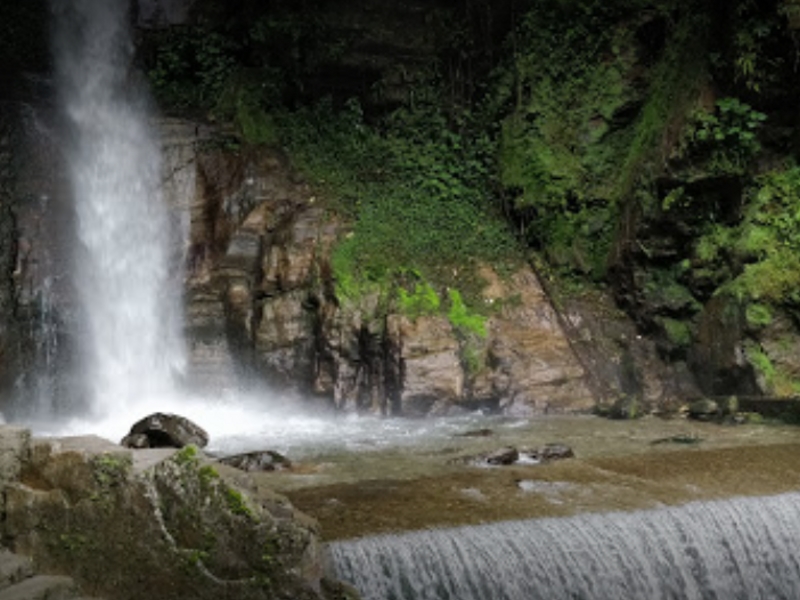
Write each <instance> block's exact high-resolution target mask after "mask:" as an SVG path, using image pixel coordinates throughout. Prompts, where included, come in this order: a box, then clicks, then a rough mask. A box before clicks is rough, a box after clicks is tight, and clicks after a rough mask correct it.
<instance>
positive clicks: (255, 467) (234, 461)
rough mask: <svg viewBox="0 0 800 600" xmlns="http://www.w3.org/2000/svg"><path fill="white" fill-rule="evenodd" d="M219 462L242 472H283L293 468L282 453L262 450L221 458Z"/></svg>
mask: <svg viewBox="0 0 800 600" xmlns="http://www.w3.org/2000/svg"><path fill="white" fill-rule="evenodd" d="M219 462H221V463H222V464H224V465H228V466H229V467H233V468H235V469H239V470H240V471H248V472H252V471H283V470H285V469H291V468H292V462H291V461H290V460H289V459H288V458H286V457H285V456H284V455H283V454H281V453H280V452H275V451H274V450H260V451H257V452H248V453H246V454H236V455H233V456H226V457H225V458H220V459H219Z"/></svg>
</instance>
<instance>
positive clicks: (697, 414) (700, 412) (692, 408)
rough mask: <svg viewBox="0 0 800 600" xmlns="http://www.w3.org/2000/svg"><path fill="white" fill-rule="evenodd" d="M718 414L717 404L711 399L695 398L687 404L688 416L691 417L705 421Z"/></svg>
mask: <svg viewBox="0 0 800 600" xmlns="http://www.w3.org/2000/svg"><path fill="white" fill-rule="evenodd" d="M719 414H720V410H719V405H718V404H717V403H716V402H714V401H713V400H709V399H708V398H703V399H701V400H695V401H694V402H692V403H691V404H690V405H689V416H690V417H692V418H693V419H699V420H701V421H706V420H708V419H711V418H713V417H715V416H717V415H719Z"/></svg>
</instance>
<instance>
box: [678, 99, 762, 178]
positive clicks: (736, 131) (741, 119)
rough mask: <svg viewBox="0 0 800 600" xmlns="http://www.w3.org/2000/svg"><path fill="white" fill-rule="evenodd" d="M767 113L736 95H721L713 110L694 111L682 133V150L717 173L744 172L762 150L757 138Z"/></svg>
mask: <svg viewBox="0 0 800 600" xmlns="http://www.w3.org/2000/svg"><path fill="white" fill-rule="evenodd" d="M766 118H767V116H766V115H765V114H764V113H761V112H759V111H757V110H754V109H753V108H752V107H751V106H750V105H748V104H746V103H744V102H742V101H740V100H738V99H737V98H722V99H720V100H718V101H717V103H716V106H715V110H714V111H713V112H707V111H703V110H700V111H696V112H695V113H694V115H693V117H692V119H691V120H690V121H689V123H688V124H687V127H686V131H685V132H684V136H685V142H684V145H685V150H684V151H685V152H686V154H687V155H688V156H689V157H690V158H692V159H694V160H698V159H699V160H704V161H705V162H706V168H707V169H708V170H709V171H711V172H716V173H744V172H745V171H746V169H747V167H748V166H749V164H750V162H751V161H752V158H753V157H754V156H755V155H756V154H758V152H759V151H760V150H761V144H760V143H759V141H758V138H757V137H756V133H757V131H758V129H759V128H760V127H761V125H762V123H763V122H764V121H765V120H766Z"/></svg>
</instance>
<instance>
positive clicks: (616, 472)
mask: <svg viewBox="0 0 800 600" xmlns="http://www.w3.org/2000/svg"><path fill="white" fill-rule="evenodd" d="M336 427H337V425H336V422H331V423H330V425H329V427H328V429H327V436H323V438H324V440H323V441H322V442H321V441H319V440H317V441H316V442H312V440H311V439H310V438H309V439H306V440H305V442H303V441H302V440H290V439H284V440H283V441H282V444H283V447H279V448H277V449H279V450H281V451H284V452H286V453H287V454H288V456H289V458H290V459H291V460H293V462H294V466H293V469H292V470H290V471H284V472H279V473H264V474H262V475H259V476H258V478H259V482H260V484H261V485H264V486H266V487H270V488H272V489H276V490H278V491H280V492H282V493H284V494H285V495H287V496H288V497H289V499H290V500H291V501H292V503H293V504H294V505H295V506H296V507H297V508H299V509H301V510H303V511H304V512H307V513H308V514H310V515H312V516H314V517H315V518H317V519H318V520H319V522H320V525H321V531H322V536H323V538H324V539H326V540H339V539H348V538H354V537H362V536H367V535H372V534H377V533H387V532H397V531H405V530H416V529H423V528H431V527H445V526H457V525H465V524H480V523H488V522H494V521H500V520H507V519H523V518H525V519H527V518H539V517H553V516H556V517H557V516H569V515H574V514H579V513H588V512H608V511H616V510H625V511H627V510H637V509H650V508H658V507H663V506H669V505H677V504H683V503H687V502H691V501H696V500H707V499H716V498H727V497H736V496H760V495H770V494H778V493H783V492H789V491H793V490H798V489H800V460H798V457H800V428H798V427H795V426H790V425H782V424H759V425H737V426H733V425H719V424H715V423H703V422H696V421H689V420H685V419H669V420H666V419H661V418H656V417H647V418H643V419H640V420H635V421H609V420H605V419H601V418H598V417H592V416H569V417H566V416H553V417H538V418H531V419H503V418H489V417H481V416H470V417H464V418H461V419H441V420H438V421H437V420H434V421H428V422H426V421H415V420H390V421H377V420H376V421H375V422H373V423H370V422H368V421H367V422H363V421H359V422H355V421H352V420H351V421H349V422H345V423H342V425H341V428H342V429H341V431H342V434H341V436H340V437H337V436H336ZM550 443H558V444H564V445H567V446H569V447H571V448H572V449H573V451H574V454H575V457H574V458H567V459H562V460H555V461H551V462H541V463H532V462H531V463H527V464H519V463H518V464H514V465H509V466H496V467H487V466H477V465H476V464H473V463H472V462H470V461H469V460H468V457H471V456H476V455H480V454H481V453H485V452H489V451H492V450H496V449H498V448H501V447H506V446H513V447H516V448H520V449H524V448H539V447H542V446H543V445H545V444H550ZM279 445H280V444H279Z"/></svg>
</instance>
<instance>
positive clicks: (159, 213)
mask: <svg viewBox="0 0 800 600" xmlns="http://www.w3.org/2000/svg"><path fill="white" fill-rule="evenodd" d="M52 6H53V12H54V17H55V19H54V22H55V32H54V33H55V36H54V39H55V43H54V54H55V61H56V71H57V82H58V91H59V95H60V104H61V106H62V107H63V112H64V117H65V125H66V130H67V132H68V136H69V142H70V143H69V145H68V152H67V165H68V171H69V182H70V185H71V192H72V196H73V198H74V204H75V214H76V223H77V232H76V233H77V236H76V237H77V241H76V246H77V250H76V251H75V255H74V257H73V259H74V269H73V270H74V273H75V281H74V284H75V285H74V287H75V290H76V295H77V298H78V304H79V320H80V326H79V328H80V332H79V335H80V339H81V340H82V348H81V355H82V357H81V358H82V364H83V367H82V374H81V375H82V379H83V380H84V381H86V387H87V388H88V389H87V390H86V393H87V394H88V396H89V398H90V402H91V409H92V412H93V413H94V414H95V415H98V416H100V415H104V414H109V413H111V412H113V411H115V410H117V409H124V408H129V407H130V406H132V405H133V404H138V405H141V404H143V403H145V401H146V400H148V399H158V398H161V397H168V396H170V395H171V394H172V392H173V388H174V387H175V381H174V380H175V376H176V374H177V373H181V372H182V371H183V369H184V363H185V358H184V349H183V341H182V335H181V319H180V286H181V284H182V274H181V270H180V268H179V261H178V260H177V259H176V256H177V254H178V253H177V252H175V251H174V249H173V248H171V246H170V244H171V243H173V242H172V240H174V237H175V236H172V235H171V231H170V230H171V224H170V216H169V214H168V210H167V207H166V205H165V203H164V201H163V199H162V198H161V191H160V189H159V187H160V173H161V170H160V167H161V166H160V149H159V145H158V142H157V137H156V136H155V134H154V132H153V131H152V130H151V127H150V124H149V122H148V110H147V102H146V99H145V97H144V95H143V94H142V92H141V89H140V88H141V86H139V85H138V81H137V75H136V73H135V71H134V70H133V69H132V58H133V43H132V39H131V32H130V25H129V22H128V21H129V18H130V12H129V6H128V0H70V1H69V2H64V1H61V0H54V1H53V2H52Z"/></svg>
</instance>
